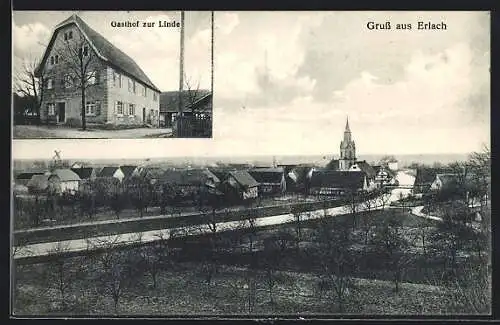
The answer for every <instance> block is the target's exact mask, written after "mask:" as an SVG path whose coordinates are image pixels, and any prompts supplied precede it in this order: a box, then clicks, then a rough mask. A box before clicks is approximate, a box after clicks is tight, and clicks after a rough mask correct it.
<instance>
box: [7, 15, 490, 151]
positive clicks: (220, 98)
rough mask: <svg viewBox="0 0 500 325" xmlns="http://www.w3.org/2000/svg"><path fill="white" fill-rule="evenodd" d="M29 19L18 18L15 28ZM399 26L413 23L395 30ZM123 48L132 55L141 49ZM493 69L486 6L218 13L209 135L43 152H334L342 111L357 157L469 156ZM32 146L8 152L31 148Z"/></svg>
mask: <svg viewBox="0 0 500 325" xmlns="http://www.w3.org/2000/svg"><path fill="white" fill-rule="evenodd" d="M63 16H64V15H63ZM34 17H36V15H35V16H34ZM83 17H84V16H83ZM101 17H102V16H101ZM113 17H114V15H113ZM84 19H85V18H84ZM99 19H101V20H103V21H104V18H99ZM99 19H97V18H96V20H99ZM35 21H38V20H37V19H31V20H20V19H16V17H15V23H16V25H18V26H24V25H23V24H30V23H31V24H33V23H34V22H35ZM49 21H51V19H49ZM370 21H373V22H378V23H385V22H386V21H390V22H391V24H392V28H393V29H391V30H368V29H367V23H368V22H370ZM418 21H423V22H434V23H439V22H445V23H446V25H447V29H446V30H417V29H416V25H417V22H418ZM88 22H89V24H90V25H91V26H92V27H94V23H93V22H92V21H90V20H89V21H88ZM397 23H406V24H408V23H409V24H411V25H412V27H413V28H412V30H396V29H395V25H396V24H397ZM40 24H42V25H43V26H45V25H50V24H44V23H43V21H41V20H40ZM96 24H98V22H96ZM103 24H104V23H103ZM39 28H41V27H39ZM186 28H187V25H186ZM105 30H106V28H105V27H103V30H102V33H103V34H104V33H105ZM99 31H101V30H99ZM205 31H206V29H203V28H202V29H200V31H199V32H193V33H192V35H194V36H192V39H197V40H199V43H203V42H202V39H204V38H203V37H201V36H196V35H204V34H203V33H205ZM111 32H112V31H110V33H111ZM30 34H34V35H38V33H30ZM33 37H34V36H33ZM111 37H113V36H112V34H111ZM122 37H123V38H124V39H125V40H130V38H129V35H128V34H127V35H124V34H121V33H119V34H118V35H115V38H116V39H117V40H118V42H119V41H120V39H121V38H122ZM130 37H137V39H138V40H141V39H142V37H141V35H137V36H132V35H131V36H130ZM144 37H152V36H151V35H150V34H147V36H144ZM167 38H168V37H167ZM14 39H15V38H14ZM168 39H170V38H168ZM123 43H132V42H129V41H123ZM193 43H195V44H198V43H196V42H195V41H193ZM124 46H126V44H124ZM152 46H154V47H156V48H163V47H162V46H160V45H159V44H157V43H154V42H152ZM173 46H174V45H173ZM200 46H201V45H200ZM129 47H132V49H133V48H135V49H136V51H138V52H140V50H139V47H138V46H137V45H136V46H135V47H133V46H130V45H129ZM148 48H149V45H148ZM193 48H195V47H193ZM124 50H127V49H126V47H125V48H124ZM127 53H128V52H127ZM130 54H133V53H130ZM156 65H159V64H158V63H156V64H155V66H156ZM489 69H490V20H489V13H488V12H463V11H462V12H451V11H446V12H401V11H400V12H383V11H377V12H369V11H367V12H360V11H356V12H354V11H351V12H312V11H308V12H297V11H294V12H248V11H247V12H216V13H215V38H214V103H213V104H214V112H213V114H214V125H213V133H214V138H213V139H212V140H207V139H199V140H198V139H157V140H114V141H113V140H106V143H108V144H109V143H113V146H106V145H105V144H104V143H102V142H101V143H98V142H94V143H92V142H88V143H87V142H85V143H83V141H84V140H82V146H79V148H74V145H73V144H72V141H71V140H67V141H66V140H54V141H50V140H43V145H44V148H45V146H47V147H46V148H47V150H46V152H47V154H46V155H47V156H51V153H52V150H53V148H54V146H58V148H63V150H64V152H66V153H67V154H68V155H69V156H73V155H78V154H80V155H82V152H84V154H83V155H86V153H87V152H88V154H93V153H95V152H99V151H98V150H92V149H90V148H91V147H92V146H94V147H92V148H102V149H103V150H105V149H104V148H112V149H110V150H106V153H104V152H100V153H99V154H100V155H102V154H106V155H108V156H109V157H108V156H106V157H102V158H112V155H119V156H120V157H123V156H124V155H125V156H127V157H129V156H130V157H131V158H132V157H143V156H144V157H148V156H151V157H160V156H169V155H173V156H189V155H213V156H219V155H252V154H263V155H272V154H276V155H283V154H290V155H307V154H325V155H334V156H337V157H338V155H339V145H340V141H341V138H342V136H343V131H344V127H345V122H346V118H347V117H349V124H350V128H351V131H352V136H353V139H354V140H355V142H356V148H357V152H358V154H385V153H387V154H426V153H429V154H436V153H442V154H443V153H468V152H471V151H477V150H481V147H482V145H483V144H486V145H489V142H490V140H489V139H490V70H489ZM145 71H146V70H145ZM146 72H147V71H146ZM147 73H148V72H147ZM160 79H161V78H160ZM172 79H173V80H175V79H176V78H175V77H172ZM152 80H153V82H155V79H154V75H152ZM17 141H21V140H17ZM30 141H35V140H30ZM65 141H66V142H65ZM87 141H92V140H87ZM94 141H95V140H94ZM123 141H125V142H123ZM148 141H149V142H148ZM19 143H21V142H19ZM132 144H133V145H134V150H130V148H131V145H132ZM28 146H29V145H28V144H24V143H23V144H22V145H19V146H18V150H14V152H16V151H17V153H18V154H19V155H21V154H22V155H23V156H24V155H29V154H33V153H27V152H26V150H27V149H26V148H28ZM87 147H88V148H89V151H87V150H83V148H87ZM23 148H24V149H23ZM40 148H41V147H40ZM14 149H16V148H14ZM40 150H41V149H40Z"/></svg>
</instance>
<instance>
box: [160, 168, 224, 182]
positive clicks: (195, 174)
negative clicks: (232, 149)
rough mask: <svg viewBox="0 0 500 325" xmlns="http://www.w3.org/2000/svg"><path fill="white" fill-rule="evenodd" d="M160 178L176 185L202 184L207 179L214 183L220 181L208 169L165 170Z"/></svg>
mask: <svg viewBox="0 0 500 325" xmlns="http://www.w3.org/2000/svg"><path fill="white" fill-rule="evenodd" d="M161 179H162V181H163V182H165V183H170V184H176V185H202V184H205V183H206V182H207V181H208V179H212V180H213V181H214V182H216V183H218V182H220V179H219V178H218V177H217V176H216V175H215V174H214V173H212V172H211V171H209V170H208V169H190V170H167V171H165V172H164V173H163V175H162V178H161Z"/></svg>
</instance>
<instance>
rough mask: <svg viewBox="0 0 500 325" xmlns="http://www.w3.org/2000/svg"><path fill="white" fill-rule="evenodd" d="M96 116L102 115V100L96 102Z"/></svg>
mask: <svg viewBox="0 0 500 325" xmlns="http://www.w3.org/2000/svg"><path fill="white" fill-rule="evenodd" d="M95 115H97V116H99V115H101V101H100V100H96V101H95Z"/></svg>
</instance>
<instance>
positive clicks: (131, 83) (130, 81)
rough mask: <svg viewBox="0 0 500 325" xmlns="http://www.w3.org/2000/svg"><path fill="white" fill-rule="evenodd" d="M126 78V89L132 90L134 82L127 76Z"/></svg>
mask: <svg viewBox="0 0 500 325" xmlns="http://www.w3.org/2000/svg"><path fill="white" fill-rule="evenodd" d="M127 80H128V91H129V92H132V90H133V88H134V82H133V81H132V79H130V78H127Z"/></svg>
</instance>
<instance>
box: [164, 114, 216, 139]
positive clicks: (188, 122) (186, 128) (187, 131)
mask: <svg viewBox="0 0 500 325" xmlns="http://www.w3.org/2000/svg"><path fill="white" fill-rule="evenodd" d="M172 131H173V134H174V136H175V137H176V138H211V137H212V117H211V116H205V117H199V116H182V117H180V118H179V117H178V118H177V119H176V121H175V122H174V124H173V130H172Z"/></svg>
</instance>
